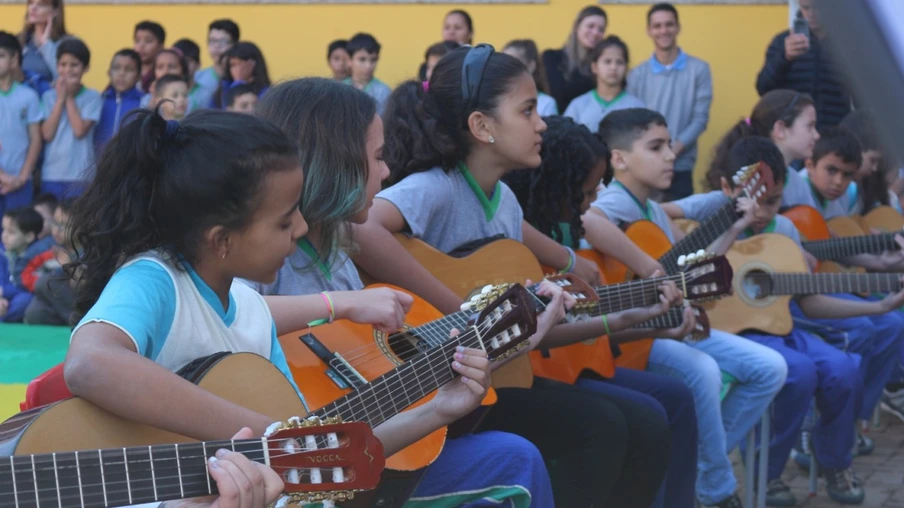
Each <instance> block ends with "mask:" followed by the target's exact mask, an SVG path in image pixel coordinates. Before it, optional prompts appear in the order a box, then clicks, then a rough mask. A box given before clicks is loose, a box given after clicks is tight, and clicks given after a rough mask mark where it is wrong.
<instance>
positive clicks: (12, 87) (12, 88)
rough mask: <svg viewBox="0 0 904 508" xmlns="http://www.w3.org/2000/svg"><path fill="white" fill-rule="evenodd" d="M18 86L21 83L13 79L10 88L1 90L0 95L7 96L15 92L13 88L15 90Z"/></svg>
mask: <svg viewBox="0 0 904 508" xmlns="http://www.w3.org/2000/svg"><path fill="white" fill-rule="evenodd" d="M17 86H19V83H16V82H15V81H13V84H12V85H11V86H10V87H9V90H7V91H5V92H4V91H3V90H0V97H6V96H7V95H9V94H11V93H13V90H15V89H16V87H17Z"/></svg>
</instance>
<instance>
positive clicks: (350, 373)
mask: <svg viewBox="0 0 904 508" xmlns="http://www.w3.org/2000/svg"><path fill="white" fill-rule="evenodd" d="M299 340H301V342H303V343H304V345H305V346H307V347H308V349H310V350H311V352H312V353H314V355H315V356H317V358H319V359H320V361H321V362H323V363H324V365H326V366H327V369H326V372H325V374H326V375H327V377H329V378H330V379H332V380H333V382H334V383H336V386H338V387H339V388H342V389H345V388H357V387H360V386H363V385H365V384H367V379H365V378H364V376H362V375H361V374H360V373H359V372H358V371H357V370H355V368H354V367H352V366H351V364H350V363H348V362H347V361H346V360H345V358H343V357H342V355H340V354H339V353H334V352H332V351H330V350H329V349H328V348H327V347H326V346H324V345H323V343H322V342H320V340H319V339H318V338H317V337H315V336H314V334H312V333H306V334H304V335H302V336H301V337H299Z"/></svg>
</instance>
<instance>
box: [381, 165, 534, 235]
mask: <svg viewBox="0 0 904 508" xmlns="http://www.w3.org/2000/svg"><path fill="white" fill-rule="evenodd" d="M477 190H478V191H479V192H482V191H480V189H479V188H478V189H477ZM496 193H499V205H498V207H497V208H496V212H495V214H493V215H492V217H489V216H488V214H487V212H486V211H485V209H484V206H483V204H482V203H481V200H480V199H479V198H478V197H477V194H476V193H475V191H474V190H473V189H472V187H471V185H470V184H469V183H468V181H467V180H466V179H465V176H464V175H463V174H462V172H461V171H460V170H458V169H453V170H451V171H449V172H446V171H443V170H442V169H441V168H433V169H431V170H428V171H423V172H421V173H415V174H413V175H409V176H407V177H405V179H403V180H402V181H401V182H399V183H397V184H395V185H393V186H392V187H389V188H388V189H384V190H382V191H381V192H380V193H379V194H377V198H379V199H385V200H386V201H389V202H390V203H392V204H393V205H395V207H396V208H398V209H399V212H400V213H401V214H402V217H403V218H404V219H405V222H407V223H408V227H409V228H410V229H411V233H412V234H413V235H414V236H416V237H418V238H420V239H421V240H423V241H425V242H427V243H428V244H430V245H432V246H433V247H435V248H436V249H438V250H440V251H442V252H446V253H448V252H451V251H453V250H455V248H456V247H460V246H462V245H463V244H466V243H468V242H472V241H475V240H482V239H484V238H490V237H493V236H497V235H502V236H504V237H505V238H509V239H512V240H517V241H519V242H520V241H521V222H522V219H523V218H524V215H523V214H522V212H521V206H520V205H519V204H518V199H517V198H516V197H515V194H514V193H513V192H512V190H511V189H509V188H508V186H507V185H505V184H504V183H502V182H499V183H498V184H497V185H496V189H495V191H494V197H495V195H496Z"/></svg>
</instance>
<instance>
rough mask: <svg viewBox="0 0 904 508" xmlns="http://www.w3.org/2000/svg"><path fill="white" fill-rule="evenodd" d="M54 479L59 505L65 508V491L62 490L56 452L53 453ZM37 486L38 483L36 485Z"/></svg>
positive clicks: (60, 507)
mask: <svg viewBox="0 0 904 508" xmlns="http://www.w3.org/2000/svg"><path fill="white" fill-rule="evenodd" d="M53 479H54V480H56V489H57V506H59V508H63V493H62V492H60V471H59V469H57V464H56V453H54V454H53ZM35 487H37V485H35Z"/></svg>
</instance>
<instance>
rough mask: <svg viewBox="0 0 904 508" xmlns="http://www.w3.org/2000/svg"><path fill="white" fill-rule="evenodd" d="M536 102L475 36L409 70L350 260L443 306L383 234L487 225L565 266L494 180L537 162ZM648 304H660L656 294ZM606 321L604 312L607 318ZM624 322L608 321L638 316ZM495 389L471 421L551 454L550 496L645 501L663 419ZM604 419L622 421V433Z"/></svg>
mask: <svg viewBox="0 0 904 508" xmlns="http://www.w3.org/2000/svg"><path fill="white" fill-rule="evenodd" d="M463 80H466V81H464V83H463ZM536 104H537V90H536V85H535V84H534V80H533V77H532V76H531V74H530V73H529V72H528V70H527V68H526V67H524V65H523V64H522V63H521V62H520V61H518V60H517V59H516V58H514V57H511V56H509V55H506V54H502V53H496V52H495V51H494V50H493V48H492V47H491V46H488V45H483V44H481V45H479V46H476V47H474V48H470V47H465V48H460V49H457V50H455V51H453V52H451V53H449V54H448V55H446V57H444V58H443V59H442V60H440V62H439V63H438V64H437V66H436V68H435V69H434V72H433V75H432V77H431V80H430V82H429V83H428V85H427V86H426V90H425V86H424V85H423V83H421V82H415V81H410V82H406V83H404V84H402V85H401V86H400V87H399V88H397V89H396V90H395V91H394V92H393V95H392V96H391V97H390V100H389V103H388V106H387V108H386V113H385V115H384V119H385V120H384V121H385V128H384V130H385V133H386V145H385V148H384V150H383V158H384V159H385V160H386V163H387V165H388V166H389V168H390V170H391V174H390V178H389V181H390V182H391V183H392V185H391V186H390V187H387V188H385V189H384V190H382V191H381V192H379V193H378V194H377V195H376V198H375V199H374V200H373V205H372V207H371V209H370V211H369V214H368V217H367V221H366V222H365V223H364V224H363V225H361V226H358V225H355V226H352V228H353V230H354V235H355V236H354V238H355V241H356V242H357V243H358V245H359V249H358V253H357V254H355V255H353V258H354V259H355V261H356V262H357V263H358V264H359V266H361V267H362V269H364V270H366V271H367V272H368V273H370V274H380V276H381V280H383V281H386V282H389V283H393V284H396V285H399V286H402V287H404V288H406V289H408V290H411V291H413V292H415V293H416V294H418V295H420V296H421V297H423V298H425V299H426V300H427V301H429V302H430V303H432V304H433V305H434V306H436V307H437V308H438V309H439V310H441V311H443V312H446V313H452V312H456V311H457V310H458V308H459V305H460V304H461V298H459V297H458V296H456V295H455V293H453V292H452V291H451V290H450V289H449V288H447V287H446V286H444V285H443V284H442V283H441V282H439V281H438V280H437V279H436V278H435V277H433V276H432V275H431V274H430V273H429V272H428V271H427V270H426V269H425V268H424V267H423V266H421V265H420V264H418V262H417V261H416V260H415V259H414V258H413V257H412V256H411V254H409V253H408V252H407V251H405V250H404V249H403V248H402V247H401V245H399V243H398V242H396V241H395V240H394V238H393V237H392V233H396V232H402V231H408V232H411V233H412V234H413V235H414V236H416V237H419V238H420V239H421V240H422V241H424V242H426V243H428V244H430V245H431V246H433V247H434V248H436V249H438V250H440V251H441V252H444V253H449V252H451V251H453V250H455V249H456V248H458V247H459V246H462V245H465V244H468V243H472V242H474V241H479V240H483V239H488V238H491V237H494V236H503V237H505V238H509V239H512V240H517V241H521V240H522V239H523V240H524V241H525V244H526V245H528V247H531V245H533V246H534V247H537V246H539V247H540V248H541V249H546V250H545V252H544V253H543V255H542V256H540V258H541V261H543V262H544V263H546V264H548V265H550V266H557V267H565V268H566V269H569V268H572V267H574V265H575V262H574V257H573V256H574V255H573V251H571V250H570V249H565V248H563V247H562V246H561V245H558V244H556V243H555V242H554V241H553V240H551V239H549V238H548V237H546V236H544V235H542V234H541V233H539V232H537V231H536V230H534V229H533V228H532V227H530V226H529V225H527V224H526V223H524V222H523V219H522V212H521V208H520V206H519V205H518V202H517V199H516V198H515V196H514V194H513V193H512V191H511V190H510V189H509V188H508V187H507V186H506V185H505V184H504V183H502V182H500V181H499V179H500V178H501V177H502V175H503V174H505V173H507V172H510V171H514V170H517V169H520V168H525V167H535V166H537V165H539V164H540V156H539V154H540V147H541V143H542V137H541V135H542V133H543V131H544V129H545V123H543V121H542V119H541V118H540V117H539V116H538V115H537V113H536ZM529 235H533V236H532V238H531V241H532V244H531V243H529V242H528V236H529ZM531 250H534V249H533V248H531ZM534 252H535V253H536V251H534ZM557 255H561V257H559V258H557V257H556V256H557ZM596 275H597V278H598V272H597V274H596ZM591 283H592V284H593V283H595V282H591ZM664 290H665V288H664ZM666 301H667V302H672V301H674V300H672V299H666ZM657 307H658V308H657V309H656V311H657V312H660V313H661V312H664V309H665V308H667V307H668V305H662V306H657ZM635 311H638V312H640V313H647V315H650V314H651V313H652V312H653V310H652V309H635ZM629 312H630V311H629ZM615 320H616V316H615V315H613V316H611V317H610V320H609V324H610V326H612V325H613V324H614V322H615ZM640 320H643V318H641V319H640ZM624 321H626V322H625V323H623V324H621V325H620V326H619V327H618V328H616V327H615V326H613V329H623V328H626V327H627V326H630V325H631V324H634V323H635V322H638V321H633V322H632V321H630V320H627V319H625V320H624ZM604 324H605V322H604V321H603V320H593V321H592V322H591V323H589V326H588V327H586V333H585V334H583V335H580V334H576V335H574V336H571V337H569V338H566V337H564V336H563V335H561V334H563V333H566V332H567V331H569V330H568V327H563V326H561V325H560V326H557V327H555V328H554V329H553V330H551V331H550V333H549V334H547V336H546V337H545V338H544V339H543V342H542V345H543V346H542V347H549V348H552V347H557V346H559V345H567V344H570V343H574V341H577V340H586V339H589V338H592V337H598V336H600V335H603V334H605V333H606V332H605V330H604ZM532 346H533V347H537V344H532ZM497 393H498V395H499V400H498V402H497V404H496V405H495V406H494V407H493V409H492V410H491V411H490V412H489V414H488V415H487V416H486V418H485V419H484V420H483V422H482V424H481V426H480V429H481V430H498V431H504V432H510V433H514V434H518V435H520V436H522V437H524V438H526V439H528V440H530V441H531V442H533V443H534V444H535V445H536V446H537V448H539V449H540V452H541V453H542V454H543V456H544V458H545V459H546V460H547V462H548V463H552V461H555V463H554V465H553V467H552V468H551V476H552V480H553V490H554V493H555V496H556V505H557V506H590V505H594V506H648V505H649V504H651V503H652V502H653V499H654V498H655V497H656V494H657V491H658V489H659V486H660V485H661V482H662V479H663V477H664V475H665V471H666V468H667V463H668V456H669V451H668V448H669V445H668V444H667V441H668V440H667V438H666V436H667V435H668V434H669V432H668V429H667V427H668V425H667V422H666V421H665V419H664V418H663V416H662V415H661V414H657V413H656V411H654V410H650V409H649V408H647V407H645V406H643V405H641V404H637V403H634V402H632V401H630V400H627V399H621V398H617V397H610V396H608V395H606V394H602V393H598V392H596V391H594V390H591V389H584V388H580V387H576V386H572V385H568V384H564V383H559V382H555V381H552V380H548V379H543V378H535V379H534V383H533V386H532V387H531V388H529V389H522V388H506V389H501V390H499V391H498V392H497ZM537 407H543V408H544V411H548V412H549V413H550V414H556V415H557V418H554V419H536V418H532V417H530V415H531V414H532V411H535V409H530V408H537ZM616 422H624V423H625V424H626V425H627V426H628V428H630V429H631V430H630V432H629V433H627V434H626V433H624V427H622V425H621V424H620V423H616ZM654 443H655V444H654Z"/></svg>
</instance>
